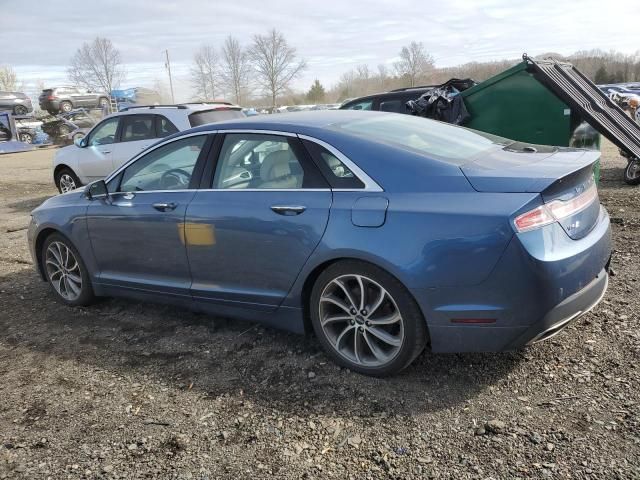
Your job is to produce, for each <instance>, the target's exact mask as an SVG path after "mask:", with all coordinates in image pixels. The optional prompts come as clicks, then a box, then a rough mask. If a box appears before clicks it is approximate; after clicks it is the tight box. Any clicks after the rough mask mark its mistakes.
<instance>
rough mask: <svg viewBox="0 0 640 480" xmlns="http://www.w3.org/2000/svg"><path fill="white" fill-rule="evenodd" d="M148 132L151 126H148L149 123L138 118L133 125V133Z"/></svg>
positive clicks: (144, 133)
mask: <svg viewBox="0 0 640 480" xmlns="http://www.w3.org/2000/svg"><path fill="white" fill-rule="evenodd" d="M148 133H149V128H148V127H147V123H146V122H145V121H144V120H137V121H135V122H133V124H132V125H131V134H132V135H147V134H148Z"/></svg>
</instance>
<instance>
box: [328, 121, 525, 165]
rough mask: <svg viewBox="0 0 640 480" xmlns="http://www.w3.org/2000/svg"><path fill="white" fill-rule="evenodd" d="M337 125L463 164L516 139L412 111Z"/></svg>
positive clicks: (336, 125)
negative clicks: (407, 113)
mask: <svg viewBox="0 0 640 480" xmlns="http://www.w3.org/2000/svg"><path fill="white" fill-rule="evenodd" d="M333 128H335V129H339V130H345V131H347V132H349V133H354V134H356V135H359V136H363V137H366V138H369V139H371V140H374V141H376V140H377V141H383V142H385V143H390V144H394V145H397V146H400V147H403V148H405V149H408V150H412V151H415V152H417V153H420V154H426V155H429V156H435V157H440V158H442V159H446V160H447V161H451V162H454V163H457V164H460V165H462V164H463V163H466V162H467V161H468V160H469V158H470V157H473V156H475V155H478V154H479V153H482V152H485V151H487V150H489V149H493V148H495V147H496V146H500V147H504V146H505V145H510V144H511V143H513V141H512V140H508V139H506V138H502V137H498V136H496V135H491V134H489V133H484V132H478V131H476V130H471V129H468V128H464V127H456V126H453V125H449V124H447V123H442V122H437V121H434V120H427V119H425V118H421V117H413V116H410V115H375V116H374V115H372V116H371V118H365V119H362V120H355V121H350V122H344V123H338V124H334V125H333Z"/></svg>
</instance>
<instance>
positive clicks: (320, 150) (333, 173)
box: [304, 140, 364, 189]
mask: <svg viewBox="0 0 640 480" xmlns="http://www.w3.org/2000/svg"><path fill="white" fill-rule="evenodd" d="M304 145H305V147H306V148H307V150H308V151H309V153H310V154H311V156H312V157H313V160H314V161H315V162H316V163H317V165H318V168H320V171H321V172H322V174H323V175H324V176H325V177H326V178H327V180H328V181H329V184H330V185H331V187H333V188H348V189H352V188H355V189H359V188H364V183H362V181H361V180H360V179H359V178H358V177H356V176H355V175H354V173H353V172H352V171H351V170H350V169H349V167H348V166H347V165H345V163H344V162H343V161H342V160H340V159H339V158H338V157H337V156H336V155H334V154H333V153H331V152H330V151H329V150H327V149H326V148H324V147H323V146H322V145H318V144H317V143H315V142H312V141H309V140H305V141H304Z"/></svg>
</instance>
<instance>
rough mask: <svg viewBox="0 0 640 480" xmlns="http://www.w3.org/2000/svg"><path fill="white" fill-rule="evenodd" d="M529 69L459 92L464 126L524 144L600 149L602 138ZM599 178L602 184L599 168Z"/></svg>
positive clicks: (514, 70)
mask: <svg viewBox="0 0 640 480" xmlns="http://www.w3.org/2000/svg"><path fill="white" fill-rule="evenodd" d="M528 66H529V65H528V63H527V62H526V61H523V62H521V63H518V64H517V65H515V66H513V67H512V68H510V69H508V70H505V71H504V72H501V73H499V74H498V75H495V76H493V77H491V78H489V79H488V80H485V81H484V82H481V83H479V84H477V85H475V86H473V87H471V88H469V89H467V90H464V91H463V92H461V95H462V97H463V99H464V103H465V106H466V107H467V110H468V111H469V114H470V115H471V118H470V119H469V120H467V121H466V122H465V124H464V126H465V127H469V128H474V129H476V130H480V131H482V132H487V133H493V134H494V135H499V136H501V137H506V138H510V139H512V140H518V141H521V142H528V143H536V144H540V145H558V146H566V147H568V146H571V147H579V148H591V149H599V148H600V135H599V134H598V132H597V131H596V130H595V129H593V128H591V127H590V126H589V125H588V124H586V123H584V118H583V117H582V116H581V114H580V112H579V111H578V110H577V109H572V108H571V107H569V106H568V105H567V104H566V103H564V102H563V101H562V100H561V99H560V98H559V97H558V96H556V95H555V94H554V93H553V92H552V91H551V90H550V89H549V88H547V87H546V86H545V85H544V84H542V83H541V82H540V81H538V79H536V77H535V76H534V74H533V73H531V72H530V71H529V70H530V69H529V68H528ZM595 172H596V179H598V177H599V175H598V174H599V165H596V168H595Z"/></svg>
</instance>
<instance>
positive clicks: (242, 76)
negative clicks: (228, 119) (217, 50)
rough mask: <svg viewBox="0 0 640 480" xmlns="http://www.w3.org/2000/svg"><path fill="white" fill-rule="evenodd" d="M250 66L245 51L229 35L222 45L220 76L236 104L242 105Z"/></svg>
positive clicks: (247, 85) (247, 84)
mask: <svg viewBox="0 0 640 480" xmlns="http://www.w3.org/2000/svg"><path fill="white" fill-rule="evenodd" d="M250 68H251V65H250V64H249V56H248V55H247V52H245V51H244V50H243V49H242V47H241V46H240V42H238V40H237V39H236V38H234V37H232V36H231V35H229V36H228V37H227V39H226V40H225V42H224V45H223V46H222V68H221V70H220V78H221V80H222V83H223V85H224V86H225V88H226V89H227V90H228V91H229V92H230V93H231V96H232V97H233V101H234V102H235V103H237V104H238V105H242V102H243V100H244V98H245V96H246V93H247V89H248V87H249V71H250Z"/></svg>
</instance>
